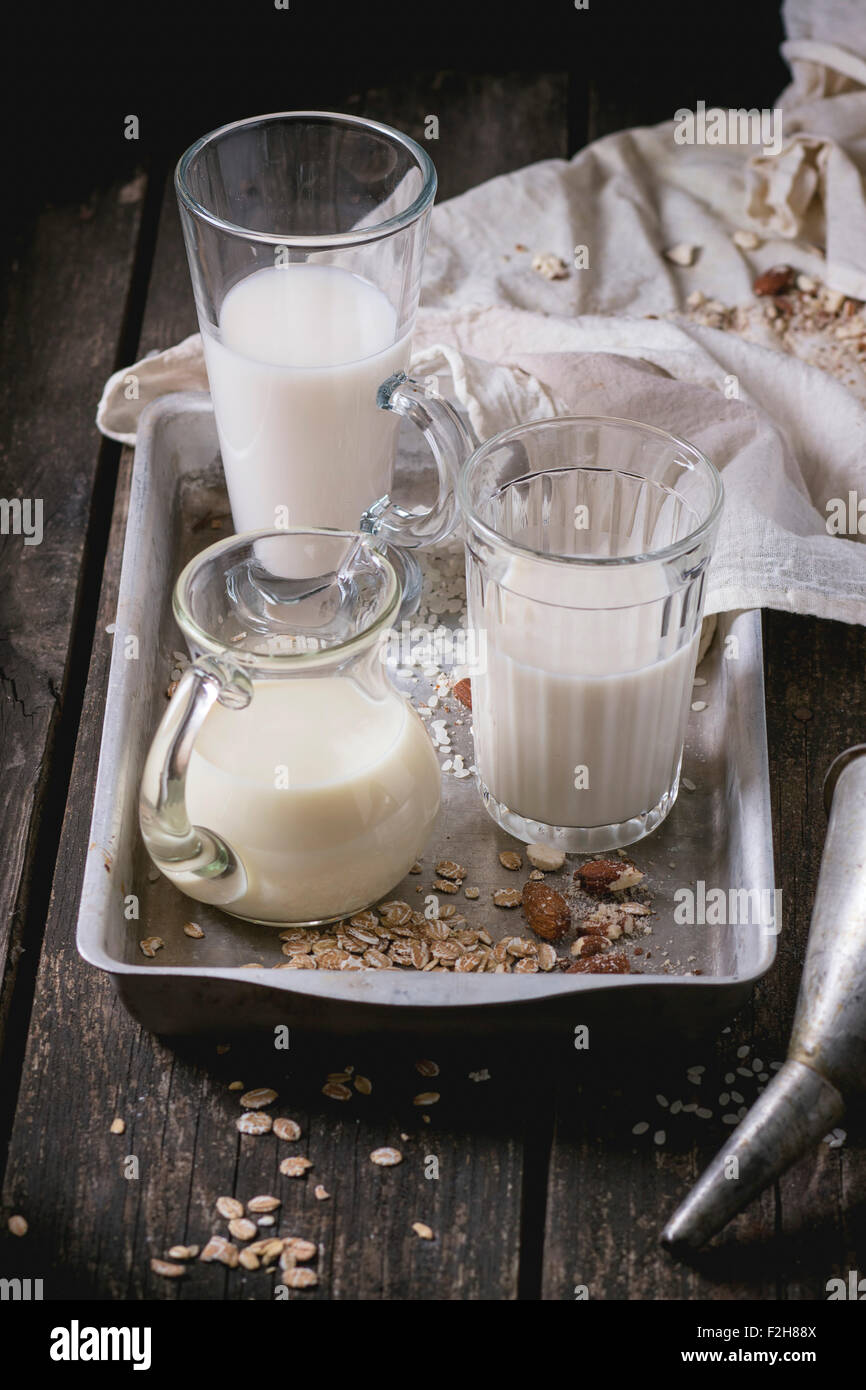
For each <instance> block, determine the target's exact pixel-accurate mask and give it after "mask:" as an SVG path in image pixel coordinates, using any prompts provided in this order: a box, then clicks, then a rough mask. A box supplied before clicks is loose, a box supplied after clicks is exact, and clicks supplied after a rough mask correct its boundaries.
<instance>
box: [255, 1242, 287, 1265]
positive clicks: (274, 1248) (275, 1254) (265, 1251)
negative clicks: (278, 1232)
mask: <svg viewBox="0 0 866 1390" xmlns="http://www.w3.org/2000/svg"><path fill="white" fill-rule="evenodd" d="M247 1249H248V1250H249V1252H250V1254H251V1255H258V1257H259V1259H260V1260H261V1261H262V1264H265V1265H270V1264H273V1262H274V1260H276V1259H279V1256H280V1255H281V1253H282V1249H283V1242H282V1241H281V1240H279V1239H277V1238H275V1237H274V1236H268V1237H266V1239H264V1240H257V1241H255V1242H254V1243H253V1244H252V1245H248V1246H247Z"/></svg>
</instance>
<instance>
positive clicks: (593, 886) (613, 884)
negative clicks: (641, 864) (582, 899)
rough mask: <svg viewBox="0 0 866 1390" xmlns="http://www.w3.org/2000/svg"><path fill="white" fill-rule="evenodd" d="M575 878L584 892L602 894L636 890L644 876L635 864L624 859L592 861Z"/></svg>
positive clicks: (580, 869) (581, 868)
mask: <svg viewBox="0 0 866 1390" xmlns="http://www.w3.org/2000/svg"><path fill="white" fill-rule="evenodd" d="M574 877H575V878H576V879H577V881H578V883H579V884H580V886H581V888H582V889H583V890H584V892H586V893H596V894H600V893H616V892H621V891H622V890H623V889H624V888H634V886H635V885H636V884H638V883H640V881H641V879H642V878H643V874H642V873H641V871H640V869H636V868H635V866H634V864H629V863H628V862H627V861H625V860H622V859H591V860H590V861H589V863H588V864H583V865H582V866H581V867H580V868H579V869H578V870H577V872H576V873H575V875H574Z"/></svg>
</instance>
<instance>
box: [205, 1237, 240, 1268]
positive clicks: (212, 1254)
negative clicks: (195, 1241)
mask: <svg viewBox="0 0 866 1390" xmlns="http://www.w3.org/2000/svg"><path fill="white" fill-rule="evenodd" d="M199 1259H200V1260H201V1261H203V1263H204V1264H212V1263H213V1262H214V1260H216V1261H218V1263H219V1264H223V1265H228V1267H229V1269H234V1268H235V1266H236V1265H237V1262H238V1248H237V1246H236V1245H232V1243H231V1241H228V1240H226V1239H225V1237H224V1236H211V1238H210V1240H209V1241H208V1243H207V1245H206V1246H205V1247H204V1249H203V1250H202V1252H201V1254H200V1255H199Z"/></svg>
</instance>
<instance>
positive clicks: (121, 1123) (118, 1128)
mask: <svg viewBox="0 0 866 1390" xmlns="http://www.w3.org/2000/svg"><path fill="white" fill-rule="evenodd" d="M125 1131H126V1120H121V1119H120V1117H119V1116H118V1118H117V1119H116V1120H112V1121H111V1126H110V1132H111V1133H112V1134H123V1133H125Z"/></svg>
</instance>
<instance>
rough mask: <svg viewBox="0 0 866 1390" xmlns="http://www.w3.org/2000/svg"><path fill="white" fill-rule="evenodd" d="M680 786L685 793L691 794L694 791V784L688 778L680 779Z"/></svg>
mask: <svg viewBox="0 0 866 1390" xmlns="http://www.w3.org/2000/svg"><path fill="white" fill-rule="evenodd" d="M680 786H681V787H685V789H686V791H687V792H693V791H694V789H695V784H694V782H693V781H692V780H691V779H690V778H689V777H681V778H680Z"/></svg>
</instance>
